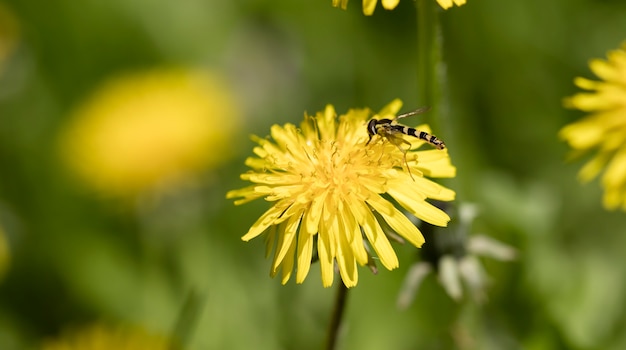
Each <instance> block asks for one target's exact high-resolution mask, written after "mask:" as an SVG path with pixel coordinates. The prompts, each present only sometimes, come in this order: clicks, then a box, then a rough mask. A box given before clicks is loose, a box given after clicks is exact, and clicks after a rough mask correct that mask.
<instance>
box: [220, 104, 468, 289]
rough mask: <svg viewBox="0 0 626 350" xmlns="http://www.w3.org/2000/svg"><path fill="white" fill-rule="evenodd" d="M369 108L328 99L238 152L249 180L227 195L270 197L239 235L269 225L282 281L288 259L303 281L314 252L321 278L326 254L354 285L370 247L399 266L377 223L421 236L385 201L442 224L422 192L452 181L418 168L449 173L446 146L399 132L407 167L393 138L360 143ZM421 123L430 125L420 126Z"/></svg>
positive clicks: (328, 264) (388, 113) (444, 192)
mask: <svg viewBox="0 0 626 350" xmlns="http://www.w3.org/2000/svg"><path fill="white" fill-rule="evenodd" d="M401 106H402V102H401V101H400V100H394V101H393V102H392V103H390V104H389V105H387V106H386V107H385V108H384V109H383V110H382V111H381V112H380V113H379V114H378V115H375V116H374V118H376V119H381V118H389V119H391V118H394V116H395V114H396V113H397V112H398V111H399V110H400V107H401ZM369 117H371V112H370V111H369V110H368V109H352V110H350V111H348V113H346V114H344V115H342V116H340V117H339V118H337V114H336V112H335V109H334V108H333V107H332V106H331V105H328V106H327V107H326V109H325V110H324V111H322V112H318V113H317V114H316V115H315V116H314V117H312V116H305V119H304V121H303V122H302V123H301V124H300V128H298V127H296V126H295V125H293V124H286V125H284V126H279V125H274V126H273V127H272V128H271V137H272V139H273V141H271V140H268V139H262V138H259V137H254V141H256V142H257V143H258V146H257V147H255V148H254V150H253V151H254V153H255V155H256V157H251V158H248V159H247V160H246V165H247V166H249V167H250V168H251V169H252V170H251V171H250V172H248V173H245V174H242V175H241V178H242V179H243V180H246V181H250V182H252V183H253V185H251V186H249V187H246V188H243V189H239V190H233V191H230V192H228V194H227V197H228V198H239V199H238V200H236V201H235V204H243V203H246V202H249V201H252V200H254V199H258V198H261V197H265V200H267V201H270V202H275V203H274V205H273V206H272V207H271V208H270V209H269V210H268V211H266V212H265V213H264V214H263V215H262V216H261V217H260V218H259V219H258V220H257V221H256V222H255V223H254V224H253V225H252V227H251V228H250V230H249V231H248V233H246V234H245V235H244V236H243V237H242V239H243V240H244V241H248V240H250V239H252V238H254V237H256V236H259V235H260V234H261V233H263V232H266V231H268V232H267V233H268V234H267V248H268V250H267V253H268V254H269V253H270V252H271V250H272V249H273V248H274V260H273V263H272V267H271V272H270V274H271V276H272V277H273V276H275V275H276V274H277V273H278V270H279V268H281V269H282V283H283V284H285V283H286V282H287V281H288V280H289V278H290V276H291V273H292V270H293V268H294V264H296V260H297V268H296V271H297V272H296V282H297V283H302V282H303V281H304V279H305V277H306V276H307V274H308V272H309V269H310V266H311V259H312V257H313V256H314V252H315V253H316V255H317V257H319V261H320V268H321V274H322V283H323V285H324V286H325V287H328V286H330V285H332V283H333V278H334V264H335V262H336V263H337V265H338V268H339V272H340V275H341V278H342V280H343V283H344V284H345V285H346V286H347V287H353V286H355V285H356V284H357V281H358V272H357V263H358V264H360V265H365V264H368V262H369V261H371V260H370V259H372V250H373V251H374V252H375V253H376V255H377V256H378V259H379V260H380V262H381V263H382V264H383V265H384V266H385V267H386V268H387V269H389V270H391V269H394V268H396V267H398V264H399V263H398V258H397V257H396V254H395V252H394V250H393V248H392V247H391V244H390V243H389V239H388V238H387V237H386V233H385V231H384V230H383V228H382V227H381V224H382V225H383V226H384V227H388V228H391V229H392V230H394V231H395V232H397V233H398V234H399V235H400V236H402V237H404V238H405V239H406V240H408V241H409V242H411V244H413V245H415V246H416V247H420V246H421V245H422V244H423V243H424V238H423V236H422V234H421V232H420V231H419V230H418V229H417V228H416V227H415V225H413V224H412V223H411V221H410V220H409V219H408V218H407V217H406V216H405V214H404V213H403V212H402V211H400V210H398V209H397V208H396V207H395V206H394V204H393V203H394V202H395V203H398V204H399V205H400V206H401V207H402V208H404V210H406V211H408V212H409V213H411V214H413V215H415V216H416V217H418V218H420V219H422V220H424V221H426V222H428V223H431V224H433V225H438V226H446V225H447V223H448V221H449V220H450V218H449V217H448V215H447V214H446V213H445V212H443V211H442V210H440V209H438V208H436V207H434V206H433V205H431V204H429V203H428V202H427V201H426V200H427V199H429V198H432V199H438V200H443V201H450V200H453V199H454V196H455V193H454V192H453V191H452V190H450V189H447V188H445V187H443V186H441V185H438V184H437V183H435V182H432V181H431V180H429V179H427V178H426V176H429V177H454V176H455V173H456V168H455V167H454V166H452V165H451V163H450V158H449V156H448V152H447V150H437V149H429V150H424V151H418V150H416V148H417V147H419V146H421V145H422V144H423V143H424V142H423V141H421V140H419V139H417V138H414V137H408V136H407V137H406V140H407V142H410V143H411V150H409V151H408V152H407V155H406V160H407V163H406V164H408V165H409V167H410V169H411V170H410V173H409V172H408V170H407V169H406V168H405V158H404V153H403V152H402V151H400V150H399V149H398V147H397V146H395V145H394V144H392V143H391V142H388V141H385V140H383V139H380V138H378V137H376V138H375V139H373V140H377V141H376V142H370V143H369V144H366V143H367V141H368V132H367V128H366V123H367V120H368V118H369ZM420 129H421V130H424V131H429V130H428V128H427V127H426V126H421V127H420ZM411 174H412V176H411ZM383 195H385V197H383ZM390 199H393V200H394V201H393V202H392V201H391V200H390Z"/></svg>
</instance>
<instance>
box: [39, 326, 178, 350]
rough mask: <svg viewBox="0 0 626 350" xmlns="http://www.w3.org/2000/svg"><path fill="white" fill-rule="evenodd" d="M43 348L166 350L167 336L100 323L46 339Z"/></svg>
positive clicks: (168, 342) (168, 347)
mask: <svg viewBox="0 0 626 350" xmlns="http://www.w3.org/2000/svg"><path fill="white" fill-rule="evenodd" d="M42 349H43V350H112V349H116V350H145V349H150V350H166V349H172V344H171V342H170V341H169V340H168V338H166V337H164V336H160V335H156V334H151V333H148V332H146V331H145V330H144V329H141V328H130V327H110V326H104V325H100V324H96V325H93V326H88V327H85V328H82V329H76V330H73V331H71V332H68V333H67V334H65V335H63V336H62V337H61V338H59V339H54V340H48V341H46V342H45V343H44V344H43V346H42ZM174 349H175V348H174Z"/></svg>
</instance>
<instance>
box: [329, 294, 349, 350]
mask: <svg viewBox="0 0 626 350" xmlns="http://www.w3.org/2000/svg"><path fill="white" fill-rule="evenodd" d="M337 285H338V286H337V288H338V289H337V294H336V297H335V307H334V309H333V314H332V316H331V319H330V325H329V327H328V338H327V339H326V350H335V349H336V348H337V341H338V339H339V332H340V331H341V320H342V319H343V315H344V314H345V312H344V310H345V308H346V300H347V298H348V288H346V286H345V284H343V282H339V283H337Z"/></svg>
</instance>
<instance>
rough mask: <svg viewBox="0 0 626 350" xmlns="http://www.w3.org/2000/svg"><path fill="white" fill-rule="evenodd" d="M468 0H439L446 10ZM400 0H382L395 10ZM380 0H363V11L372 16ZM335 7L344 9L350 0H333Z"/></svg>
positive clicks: (388, 7)
mask: <svg viewBox="0 0 626 350" xmlns="http://www.w3.org/2000/svg"><path fill="white" fill-rule="evenodd" d="M465 1H466V0H437V3H438V4H439V6H441V7H443V8H444V9H445V10H447V9H449V8H450V7H452V6H453V5H457V6H461V5H463V4H465ZM399 2H400V0H381V3H382V4H383V8H384V9H385V10H393V9H395V8H396V6H398V3H399ZM377 3H378V0H363V13H364V14H365V15H366V16H370V15H372V14H373V13H374V9H376V4H377ZM333 6H334V7H341V8H342V9H344V10H345V9H346V8H347V7H348V0H333Z"/></svg>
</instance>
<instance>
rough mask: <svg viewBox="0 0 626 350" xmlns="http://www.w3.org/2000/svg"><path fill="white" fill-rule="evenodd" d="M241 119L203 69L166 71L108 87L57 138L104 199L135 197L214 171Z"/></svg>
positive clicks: (218, 83) (224, 90)
mask: <svg viewBox="0 0 626 350" xmlns="http://www.w3.org/2000/svg"><path fill="white" fill-rule="evenodd" d="M238 124H239V114H238V112H237V108H236V106H235V102H234V101H233V97H232V96H231V95H230V93H229V91H228V90H227V88H226V87H225V86H224V85H223V83H222V82H221V81H220V80H219V79H218V78H217V77H215V76H213V75H211V74H210V73H209V72H206V71H194V70H185V69H164V70H154V71H149V72H142V73H135V74H131V75H127V76H122V77H118V78H115V79H112V80H110V81H108V82H107V83H105V84H104V85H103V86H101V87H100V89H99V90H98V91H97V92H96V93H95V94H93V95H92V96H91V97H90V98H89V99H88V100H87V101H86V102H84V103H83V105H82V106H81V107H80V108H78V110H77V111H76V113H75V115H74V118H73V120H72V121H71V122H70V124H69V125H68V126H67V128H66V130H65V132H64V133H63V134H62V154H63V156H64V158H65V160H66V161H67V163H68V164H69V166H70V167H71V168H72V169H73V170H74V171H75V172H76V173H77V174H78V175H80V176H81V177H82V178H83V179H84V180H85V181H86V182H87V183H89V184H91V185H93V186H94V187H95V188H97V189H99V190H100V191H102V192H103V193H105V194H113V195H135V194H138V193H140V192H143V191H146V190H149V189H153V188H155V187H159V186H164V185H171V184H172V183H177V182H178V181H181V180H184V179H186V178H187V177H189V176H190V175H193V174H195V173H198V172H199V171H201V170H202V169H204V168H211V167H216V166H217V165H219V164H220V163H222V162H223V161H224V160H226V159H228V158H229V157H230V156H231V155H232V153H233V152H232V151H231V148H232V147H231V145H232V135H233V132H234V130H235V129H236V128H237V126H238Z"/></svg>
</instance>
